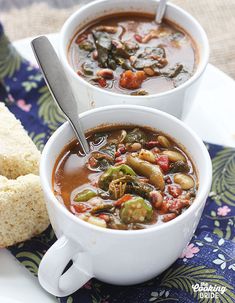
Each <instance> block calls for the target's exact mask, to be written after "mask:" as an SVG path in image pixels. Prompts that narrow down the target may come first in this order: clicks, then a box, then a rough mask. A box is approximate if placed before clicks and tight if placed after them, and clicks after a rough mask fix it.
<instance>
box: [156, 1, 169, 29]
mask: <svg viewBox="0 0 235 303" xmlns="http://www.w3.org/2000/svg"><path fill="white" fill-rule="evenodd" d="M166 3H167V0H160V1H159V3H158V6H157V13H156V18H155V21H156V23H157V24H161V23H162V18H163V16H164V14H165V11H166Z"/></svg>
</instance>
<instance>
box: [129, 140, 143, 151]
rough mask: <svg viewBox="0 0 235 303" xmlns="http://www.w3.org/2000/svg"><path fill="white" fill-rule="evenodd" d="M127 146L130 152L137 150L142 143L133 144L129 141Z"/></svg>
mask: <svg viewBox="0 0 235 303" xmlns="http://www.w3.org/2000/svg"><path fill="white" fill-rule="evenodd" d="M126 148H127V150H128V151H130V152H136V151H138V150H140V149H141V148H142V145H141V144H140V143H138V142H136V143H132V144H130V143H127V145H126Z"/></svg>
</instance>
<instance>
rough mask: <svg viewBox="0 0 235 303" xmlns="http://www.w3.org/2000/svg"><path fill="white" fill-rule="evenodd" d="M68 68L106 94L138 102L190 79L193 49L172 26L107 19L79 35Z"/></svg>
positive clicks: (132, 17) (147, 19)
mask: <svg viewBox="0 0 235 303" xmlns="http://www.w3.org/2000/svg"><path fill="white" fill-rule="evenodd" d="M69 58H70V63H71V65H72V66H73V68H74V70H75V71H76V72H77V73H78V75H80V76H81V77H83V78H84V79H85V80H86V81H88V82H90V83H91V84H93V85H96V86H98V87H101V88H104V89H106V90H109V91H113V92H117V93H123V94H130V95H133V96H135V95H136V96H142V95H147V94H156V93H160V92H163V91H166V90H169V89H173V88H175V87H177V86H179V85H181V84H182V83H184V82H185V81H187V80H188V79H189V78H190V77H191V76H192V74H193V72H194V69H195V64H196V53H195V48H194V43H193V41H192V39H191V38H190V37H189V35H188V34H187V33H185V32H184V31H183V30H182V29H179V28H178V27H177V26H176V25H174V24H173V23H171V22H168V21H164V22H163V23H162V24H161V25H157V24H156V23H155V21H154V17H153V16H149V15H147V16H145V15H137V14H129V15H127V14H125V15H117V16H115V15H114V16H110V17H106V18H105V19H102V20H100V21H99V22H97V23H96V24H93V25H91V26H88V27H87V28H86V29H85V30H83V31H82V32H79V33H78V34H77V35H76V36H75V37H74V39H73V41H72V43H71V45H70V48H69Z"/></svg>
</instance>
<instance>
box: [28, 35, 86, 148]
mask: <svg viewBox="0 0 235 303" xmlns="http://www.w3.org/2000/svg"><path fill="white" fill-rule="evenodd" d="M31 46H32V49H33V51H34V55H35V57H36V60H37V62H38V65H39V66H40V68H41V71H42V74H43V76H44V79H45V81H46V84H47V86H48V88H49V90H50V92H51V94H52V96H53V98H54V100H55V102H56V104H57V105H58V106H59V108H60V109H61V110H62V112H63V113H64V115H65V117H66V118H67V120H68V121H69V122H70V124H71V126H72V128H73V130H74V132H75V135H76V137H77V139H78V141H79V143H80V144H81V147H82V149H83V151H84V153H85V154H88V153H89V145H88V143H87V140H86V137H85V135H84V130H83V127H82V125H81V122H80V120H79V115H78V103H77V100H76V99H75V96H74V94H73V91H72V88H71V86H70V84H69V81H68V79H67V77H66V74H65V72H64V70H63V67H62V65H61V63H60V61H59V58H58V57H57V54H56V52H55V51H54V48H53V47H52V45H51V43H50V42H49V40H48V39H47V38H46V37H45V36H41V37H38V38H35V39H34V40H33V41H32V42H31Z"/></svg>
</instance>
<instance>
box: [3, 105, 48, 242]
mask: <svg viewBox="0 0 235 303" xmlns="http://www.w3.org/2000/svg"><path fill="white" fill-rule="evenodd" d="M39 162H40V152H39V151H38V150H37V148H36V146H35V145H34V143H33V141H32V140H31V138H30V137H29V136H28V135H27V132H26V131H25V130H24V128H23V126H22V125H21V123H20V121H19V120H17V119H16V118H15V116H14V115H13V114H12V113H10V112H9V110H8V109H7V107H6V106H5V105H4V103H1V102H0V247H7V246H11V245H13V244H16V243H18V242H22V241H25V240H28V239H30V238H32V237H33V236H35V235H37V234H40V233H41V232H43V231H44V230H45V229H46V228H47V227H48V225H49V218H48V215H47V210H46V205H45V202H44V197H43V192H42V189H41V185H40V178H39V176H38V171H39Z"/></svg>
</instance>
